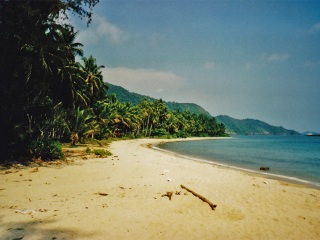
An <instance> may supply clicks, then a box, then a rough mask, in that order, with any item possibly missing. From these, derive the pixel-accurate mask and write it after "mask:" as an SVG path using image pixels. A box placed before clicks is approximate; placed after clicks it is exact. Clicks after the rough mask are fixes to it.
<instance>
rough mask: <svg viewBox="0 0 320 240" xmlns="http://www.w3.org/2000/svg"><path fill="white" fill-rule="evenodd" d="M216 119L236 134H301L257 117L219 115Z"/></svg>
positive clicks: (228, 130)
mask: <svg viewBox="0 0 320 240" xmlns="http://www.w3.org/2000/svg"><path fill="white" fill-rule="evenodd" d="M216 119H217V120H218V121H219V122H221V123H223V124H224V125H225V126H226V129H227V132H228V133H230V134H236V135H300V133H298V132H296V131H294V130H288V129H285V128H283V127H276V126H272V125H270V124H267V123H265V122H262V121H260V120H255V119H243V120H239V119H235V118H232V117H229V116H226V115H219V116H217V117H216Z"/></svg>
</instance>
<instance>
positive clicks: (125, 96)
mask: <svg viewBox="0 0 320 240" xmlns="http://www.w3.org/2000/svg"><path fill="white" fill-rule="evenodd" d="M107 85H108V87H109V89H108V91H107V95H112V94H115V95H116V96H117V99H118V100H119V101H120V102H131V103H132V104H133V105H138V104H139V103H140V102H141V100H142V99H144V98H146V99H148V100H151V101H154V100H156V99H155V98H152V97H149V96H145V95H141V94H138V93H133V92H129V91H128V90H126V89H125V88H123V87H120V86H116V85H113V84H110V83H107ZM166 105H167V106H168V108H169V109H170V110H180V111H190V112H191V113H197V114H200V113H203V114H206V115H208V116H211V115H210V113H208V112H207V111H206V110H205V109H203V108H202V107H200V106H199V105H197V104H195V103H177V102H166Z"/></svg>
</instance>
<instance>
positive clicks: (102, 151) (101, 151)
mask: <svg viewBox="0 0 320 240" xmlns="http://www.w3.org/2000/svg"><path fill="white" fill-rule="evenodd" d="M91 152H92V153H93V154H95V155H98V156H100V157H107V156H111V155H112V153H111V152H109V151H108V150H105V149H94V150H91Z"/></svg>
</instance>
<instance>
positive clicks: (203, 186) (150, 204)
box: [0, 139, 320, 240]
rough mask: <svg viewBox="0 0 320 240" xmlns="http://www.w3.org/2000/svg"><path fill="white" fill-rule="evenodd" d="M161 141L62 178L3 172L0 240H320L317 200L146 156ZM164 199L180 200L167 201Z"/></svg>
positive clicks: (292, 188)
mask: <svg viewBox="0 0 320 240" xmlns="http://www.w3.org/2000/svg"><path fill="white" fill-rule="evenodd" d="M159 141H162V140H152V139H151V140H150V139H143V140H130V141H118V142H113V143H112V144H111V146H110V151H111V152H112V153H113V154H114V156H113V157H108V158H103V159H91V160H78V161H76V162H75V163H74V164H72V165H69V166H63V167H61V168H57V167H39V169H38V170H39V171H35V172H32V171H31V170H32V169H30V168H28V169H22V170H14V169H13V170H11V171H12V173H9V174H5V171H4V170H3V171H1V172H0V183H1V185H0V239H10V240H11V239H23V240H26V239H27V240H36V239H37V240H44V239H320V190H318V189H312V188H308V187H304V186H297V185H293V184H289V183H288V184H286V183H283V182H280V181H277V180H272V179H267V178H263V177H259V176H254V175H249V174H245V173H243V172H240V171H236V170H231V169H225V168H221V167H217V166H213V165H210V164H205V163H199V162H195V161H192V160H188V159H184V158H181V157H178V156H175V155H173V154H167V153H164V152H160V151H157V150H154V149H151V148H148V147H146V145H147V144H148V143H152V144H154V143H157V142H159ZM142 144H144V145H145V146H144V147H142V146H141V145H142ZM116 156H117V157H116ZM180 184H183V185H185V186H186V187H188V188H190V189H192V190H193V191H195V192H197V193H199V194H201V195H202V196H204V197H205V198H207V199H208V200H210V201H211V202H213V203H215V204H217V208H216V209H215V211H213V210H211V208H210V207H209V205H208V204H206V203H205V202H203V201H201V200H200V199H199V198H197V197H195V196H193V195H192V194H190V193H188V194H187V192H186V191H185V190H183V189H181V187H180ZM167 191H173V192H174V193H175V192H176V191H179V192H180V191H181V193H180V195H175V194H173V196H172V200H171V201H170V200H169V198H168V197H161V195H163V194H165V193H166V192H167ZM98 193H101V194H108V195H107V196H102V195H99V194H98ZM185 194H187V195H185ZM22 237H23V238H22Z"/></svg>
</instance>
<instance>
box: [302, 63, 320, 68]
mask: <svg viewBox="0 0 320 240" xmlns="http://www.w3.org/2000/svg"><path fill="white" fill-rule="evenodd" d="M303 65H304V66H305V67H308V68H315V67H320V61H317V62H312V61H307V62H305V63H304V64H303Z"/></svg>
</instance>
